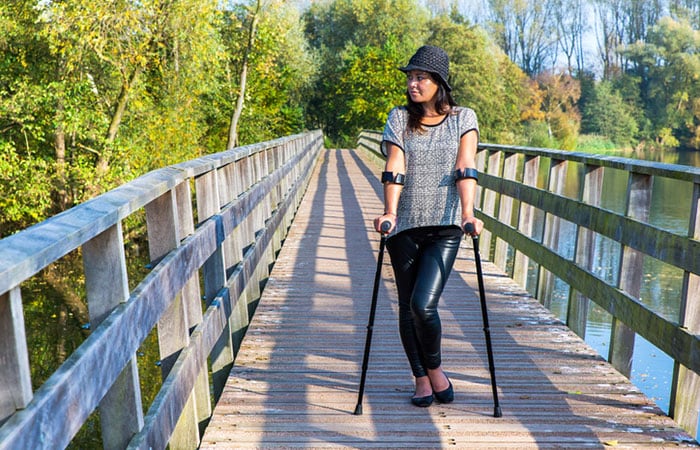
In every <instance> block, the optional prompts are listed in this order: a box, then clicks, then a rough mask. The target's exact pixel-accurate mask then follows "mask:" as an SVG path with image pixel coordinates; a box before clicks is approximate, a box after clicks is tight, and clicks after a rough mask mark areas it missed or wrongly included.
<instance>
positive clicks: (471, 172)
mask: <svg viewBox="0 0 700 450" xmlns="http://www.w3.org/2000/svg"><path fill="white" fill-rule="evenodd" d="M467 178H471V179H473V180H475V181H479V172H478V171H477V170H476V169H472V168H469V167H468V168H465V169H456V170H455V182H457V181H459V180H464V179H467Z"/></svg>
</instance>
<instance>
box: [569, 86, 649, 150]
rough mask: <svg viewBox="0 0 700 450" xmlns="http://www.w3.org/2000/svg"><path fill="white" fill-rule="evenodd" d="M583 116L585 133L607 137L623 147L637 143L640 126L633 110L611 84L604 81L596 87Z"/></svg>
mask: <svg viewBox="0 0 700 450" xmlns="http://www.w3.org/2000/svg"><path fill="white" fill-rule="evenodd" d="M582 115H583V116H582V123H581V125H582V129H583V131H584V132H585V133H590V134H599V135H603V136H607V137H608V138H609V139H610V140H611V141H613V142H614V143H615V144H618V145H621V146H631V145H632V144H634V143H635V141H636V135H637V133H638V126H637V121H636V120H635V118H634V116H633V114H632V108H631V107H630V106H629V105H628V104H626V103H625V102H624V100H623V98H622V96H621V94H620V93H619V91H616V90H614V89H613V86H612V84H611V83H610V82H607V81H602V82H600V83H598V84H597V85H596V86H595V88H594V89H593V92H592V93H591V94H590V97H589V99H588V101H587V102H586V104H585V107H584V109H583V111H582Z"/></svg>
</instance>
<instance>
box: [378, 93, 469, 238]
mask: <svg viewBox="0 0 700 450" xmlns="http://www.w3.org/2000/svg"><path fill="white" fill-rule="evenodd" d="M407 123H408V111H407V110H406V108H405V107H403V106H401V107H396V108H394V109H392V110H391V111H390V112H389V117H388V118H387V122H386V125H385V127H384V134H383V136H382V146H381V150H382V153H383V154H384V156H386V148H385V144H386V143H387V142H390V143H392V144H394V145H396V146H398V147H399V148H400V149H401V150H403V152H404V156H405V161H406V180H405V182H404V186H403V189H402V191H401V196H400V197H399V203H398V209H397V211H396V213H397V214H396V216H397V218H396V228H395V230H394V232H396V233H399V232H401V231H404V230H408V229H411V228H419V227H426V226H436V225H457V226H459V227H461V225H462V224H461V206H460V202H459V194H458V192H457V187H456V186H455V177H454V170H455V163H456V161H457V153H458V151H459V144H460V140H461V138H462V136H464V135H465V134H466V133H468V132H469V131H471V130H476V132H477V133H478V132H479V125H478V123H477V118H476V113H475V112H474V111H473V110H472V109H470V108H465V107H454V108H452V112H451V113H450V114H448V115H447V116H446V117H445V119H444V120H443V121H442V122H440V123H439V124H436V125H423V128H424V130H423V131H415V132H414V131H410V130H409V129H408V127H407Z"/></svg>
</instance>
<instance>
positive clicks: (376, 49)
mask: <svg viewBox="0 0 700 450" xmlns="http://www.w3.org/2000/svg"><path fill="white" fill-rule="evenodd" d="M427 18H428V13H427V11H426V10H424V9H423V8H421V7H420V6H419V5H418V3H417V2H415V1H414V0H331V1H326V2H315V3H313V4H312V5H311V7H310V8H309V9H308V10H307V12H306V13H305V14H304V23H305V31H306V36H307V39H308V41H309V43H310V45H311V47H312V49H313V51H314V52H315V53H316V55H317V58H318V61H319V64H320V68H321V69H320V71H319V73H318V74H317V78H316V83H315V89H314V92H311V93H310V95H309V96H308V99H307V103H306V105H307V106H306V110H307V113H308V115H307V118H308V120H309V121H310V123H312V124H314V125H315V126H320V127H322V128H323V129H324V131H325V133H326V134H327V135H328V136H329V137H330V138H331V139H333V140H335V141H344V142H343V143H349V140H350V139H354V137H355V136H356V135H357V132H358V131H359V130H360V128H362V127H361V126H360V125H359V124H360V123H363V122H364V126H369V125H370V124H373V123H377V120H378V119H377V117H380V122H383V121H384V120H385V119H386V115H387V114H388V113H389V109H390V108H389V107H388V104H389V102H393V101H394V100H396V101H398V99H400V98H403V95H404V91H405V89H404V88H403V84H402V82H401V80H402V75H401V73H400V72H399V71H398V70H396V69H397V68H398V67H400V66H402V65H404V64H405V63H406V61H407V60H408V58H409V57H410V56H411V54H412V53H413V52H414V51H415V50H416V49H417V48H418V47H419V46H420V44H421V43H422V42H423V41H424V36H425V34H426V28H425V23H426V21H427ZM407 30H411V31H410V32H407ZM363 58H368V59H367V60H362V59H363ZM373 58H374V59H373ZM377 58H384V59H383V60H382V61H379V60H378V59H377ZM372 61H374V62H375V64H372V63H371V62H372ZM392 68H393V69H392ZM360 71H363V73H362V74H360ZM348 73H350V74H353V75H361V76H362V77H363V78H359V79H357V80H354V79H353V78H352V77H351V76H349V75H348ZM363 79H364V80H365V81H364V82H365V83H369V82H371V83H374V85H373V86H368V85H365V86H361V85H362V83H363V81H362V80H363ZM360 87H362V88H361V89H360ZM401 102H403V101H401ZM368 105H374V106H371V107H370V106H368ZM381 105H385V106H381ZM382 108H385V111H383V112H378V111H379V110H381V109H382Z"/></svg>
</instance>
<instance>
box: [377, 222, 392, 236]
mask: <svg viewBox="0 0 700 450" xmlns="http://www.w3.org/2000/svg"><path fill="white" fill-rule="evenodd" d="M379 228H380V229H381V230H382V233H383V234H386V233H388V232H389V230H391V222H389V221H388V220H385V221H384V222H382V225H381V226H380V227H379Z"/></svg>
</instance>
